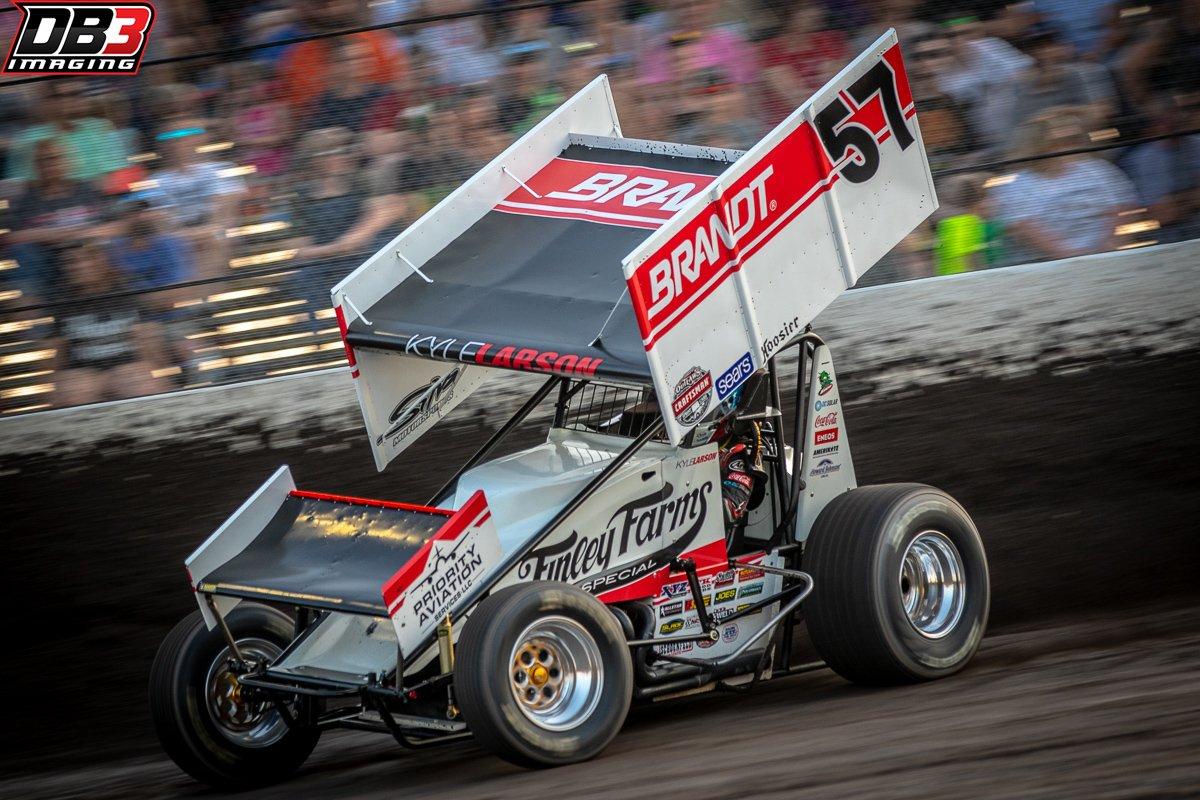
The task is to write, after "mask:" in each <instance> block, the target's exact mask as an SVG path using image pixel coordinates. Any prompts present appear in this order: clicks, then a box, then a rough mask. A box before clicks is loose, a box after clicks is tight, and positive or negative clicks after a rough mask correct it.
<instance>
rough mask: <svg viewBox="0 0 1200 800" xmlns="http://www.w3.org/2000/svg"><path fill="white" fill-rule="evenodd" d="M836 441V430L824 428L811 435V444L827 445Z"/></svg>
mask: <svg viewBox="0 0 1200 800" xmlns="http://www.w3.org/2000/svg"><path fill="white" fill-rule="evenodd" d="M837 440H838V429H837V428H826V429H825V430H822V431H816V432H815V433H814V434H813V444H829V443H830V442H836V441H837Z"/></svg>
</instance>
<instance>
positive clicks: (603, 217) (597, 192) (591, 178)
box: [496, 158, 714, 229]
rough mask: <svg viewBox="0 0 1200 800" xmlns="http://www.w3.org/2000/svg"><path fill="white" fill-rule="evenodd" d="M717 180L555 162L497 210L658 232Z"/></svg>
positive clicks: (649, 169) (671, 172) (637, 168)
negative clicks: (665, 223)
mask: <svg viewBox="0 0 1200 800" xmlns="http://www.w3.org/2000/svg"><path fill="white" fill-rule="evenodd" d="M713 180H714V178H713V176H711V175H698V174H695V173H691V172H677V171H675V170H666V169H655V168H653V167H643V166H629V165H617V164H598V163H594V162H591V161H578V160H575V159H570V158H555V159H553V160H551V161H550V163H548V164H547V165H546V166H544V167H542V168H541V169H540V170H538V171H537V173H535V174H534V175H532V176H530V177H529V178H528V179H527V180H526V181H525V184H524V185H522V186H519V187H518V188H516V189H514V190H513V191H512V192H511V193H510V194H509V195H508V196H507V197H505V198H504V199H503V200H501V201H500V202H499V203H497V204H496V210H497V211H504V212H506V213H509V214H526V215H530V216H535V217H553V218H557V219H577V220H583V221H585V222H598V223H601V224H606V225H623V226H627V227H633V228H646V229H654V228H658V227H660V226H661V225H662V224H663V223H664V222H666V221H667V220H669V219H670V218H671V217H672V216H673V215H674V214H675V212H676V211H678V210H679V209H681V208H683V206H684V204H685V203H686V202H687V201H688V200H689V199H691V198H692V197H694V196H695V195H696V194H698V193H699V192H701V191H703V190H704V189H705V188H707V187H708V186H709V184H711V183H712V182H713ZM530 189H532V190H533V192H530V191H529V190H530ZM535 193H536V194H535Z"/></svg>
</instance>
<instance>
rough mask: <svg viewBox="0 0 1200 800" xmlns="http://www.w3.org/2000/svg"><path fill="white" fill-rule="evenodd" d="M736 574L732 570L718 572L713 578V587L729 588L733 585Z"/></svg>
mask: <svg viewBox="0 0 1200 800" xmlns="http://www.w3.org/2000/svg"><path fill="white" fill-rule="evenodd" d="M735 574H736V573H735V572H734V571H733V570H731V569H727V570H724V571H723V572H718V573H717V574H716V575H714V576H713V586H728V585H729V584H731V583H733V578H734V575H735Z"/></svg>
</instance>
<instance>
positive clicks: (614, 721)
mask: <svg viewBox="0 0 1200 800" xmlns="http://www.w3.org/2000/svg"><path fill="white" fill-rule="evenodd" d="M454 692H455V696H456V698H457V699H458V703H459V705H460V706H461V707H462V715H463V719H464V720H465V721H466V723H467V726H468V727H469V728H470V729H471V731H472V732H473V733H474V734H475V739H476V741H478V742H479V744H480V745H482V746H483V747H484V748H486V749H487V750H490V751H491V752H493V753H495V754H496V755H498V756H500V757H501V758H503V759H505V760H506V761H509V762H512V763H513V764H517V765H519V766H524V767H552V766H559V765H562V764H572V763H575V762H577V761H586V760H587V759H589V758H592V757H593V756H595V755H596V754H598V753H599V752H600V751H601V750H603V749H604V747H605V746H606V745H607V744H608V743H609V742H610V741H612V738H613V737H614V736H616V735H617V732H618V731H619V730H620V729H621V725H622V724H623V723H624V722H625V716H626V714H627V713H628V712H629V703H630V700H631V698H632V694H633V665H632V662H631V660H630V657H629V647H628V646H627V645H626V644H625V635H624V632H623V631H622V630H621V626H620V624H619V623H618V622H617V620H616V617H614V616H613V614H612V612H611V611H609V610H608V609H607V608H605V606H604V604H603V603H601V602H600V601H599V600H597V599H596V598H595V597H593V596H591V595H590V594H587V593H586V592H584V591H581V590H580V589H577V588H575V587H574V586H571V585H569V584H566V583H550V582H539V583H526V584H521V585H518V586H510V587H508V588H505V589H501V590H500V591H498V592H496V593H495V594H493V595H491V596H490V597H488V598H487V599H485V600H484V601H483V602H482V603H480V604H479V606H478V607H477V608H476V609H475V611H474V612H473V613H472V614H471V616H470V617H468V619H467V622H466V624H465V625H464V626H463V631H462V636H460V637H459V641H458V648H457V651H456V654H455V668H454Z"/></svg>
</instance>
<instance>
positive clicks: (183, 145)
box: [147, 118, 245, 275]
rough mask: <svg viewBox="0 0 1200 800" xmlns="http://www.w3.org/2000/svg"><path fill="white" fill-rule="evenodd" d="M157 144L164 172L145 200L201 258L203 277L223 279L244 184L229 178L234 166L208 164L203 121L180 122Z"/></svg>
mask: <svg viewBox="0 0 1200 800" xmlns="http://www.w3.org/2000/svg"><path fill="white" fill-rule="evenodd" d="M155 139H156V141H157V142H158V145H159V148H160V150H161V152H162V156H163V164H164V168H163V169H162V170H160V171H158V172H156V173H154V175H153V180H154V184H155V185H154V187H153V189H152V190H151V191H150V192H149V193H148V194H147V199H149V200H150V201H151V204H152V205H153V206H154V207H155V208H158V209H162V210H163V211H165V212H166V213H167V215H168V218H169V219H170V221H171V224H172V225H173V226H175V230H177V231H179V232H181V233H182V234H183V235H184V236H186V237H187V239H188V241H189V242H190V243H191V246H192V249H193V251H194V252H196V253H198V254H201V262H200V267H201V272H202V273H203V274H205V275H220V274H222V273H223V272H224V271H225V267H226V264H227V263H228V262H227V258H226V247H225V241H226V240H225V231H226V229H227V228H229V227H232V226H233V224H234V221H235V220H236V219H237V205H238V202H239V200H240V199H241V197H242V196H243V195H244V194H245V184H243V183H242V181H241V179H239V178H237V177H232V176H230V175H229V174H228V172H227V171H228V169H229V168H230V167H231V166H232V165H230V164H224V163H220V162H216V161H210V160H208V158H207V157H206V155H205V154H203V153H201V152H199V150H201V149H202V148H203V146H204V145H205V144H206V143H207V140H208V130H207V129H206V127H205V122H204V121H202V120H198V119H188V118H180V119H178V120H175V121H174V122H173V123H171V124H170V125H168V126H167V127H165V128H164V129H163V130H162V131H161V132H160V133H159V134H158V136H157V137H155Z"/></svg>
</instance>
